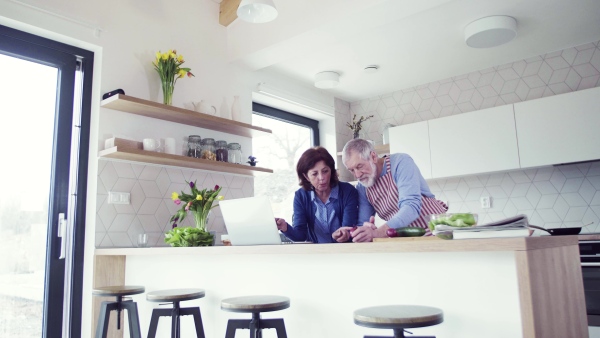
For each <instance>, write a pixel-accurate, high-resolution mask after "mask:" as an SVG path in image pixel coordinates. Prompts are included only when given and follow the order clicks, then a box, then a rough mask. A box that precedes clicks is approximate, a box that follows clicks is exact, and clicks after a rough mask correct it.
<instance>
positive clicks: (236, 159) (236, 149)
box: [227, 143, 242, 164]
mask: <svg viewBox="0 0 600 338" xmlns="http://www.w3.org/2000/svg"><path fill="white" fill-rule="evenodd" d="M227 148H229V152H228V153H229V163H236V164H242V146H240V144H239V143H229V145H227Z"/></svg>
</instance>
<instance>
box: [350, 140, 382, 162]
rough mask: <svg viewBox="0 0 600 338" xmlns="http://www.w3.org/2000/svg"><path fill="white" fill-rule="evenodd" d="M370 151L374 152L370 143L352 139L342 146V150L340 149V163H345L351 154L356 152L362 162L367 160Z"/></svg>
mask: <svg viewBox="0 0 600 338" xmlns="http://www.w3.org/2000/svg"><path fill="white" fill-rule="evenodd" d="M372 151H375V148H374V147H373V143H372V142H371V141H367V140H363V139H361V138H355V139H352V140H350V141H348V142H347V143H346V145H345V146H344V149H342V162H344V163H346V160H347V159H348V158H349V157H350V153H351V152H356V153H357V154H360V157H361V158H362V159H363V160H368V159H369V156H371V152H372Z"/></svg>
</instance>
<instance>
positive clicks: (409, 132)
mask: <svg viewBox="0 0 600 338" xmlns="http://www.w3.org/2000/svg"><path fill="white" fill-rule="evenodd" d="M389 133H390V153H392V154H394V153H405V154H408V155H410V156H411V157H412V158H413V160H414V161H415V164H416V165H417V167H419V170H420V171H421V175H423V177H424V178H426V179H428V178H431V177H432V176H431V156H430V153H429V127H428V124H427V121H423V122H417V123H411V124H405V125H402V126H398V127H393V128H390V129H389Z"/></svg>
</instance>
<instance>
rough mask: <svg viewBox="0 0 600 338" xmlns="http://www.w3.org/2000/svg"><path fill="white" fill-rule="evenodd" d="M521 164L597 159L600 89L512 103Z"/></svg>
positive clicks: (545, 163) (599, 148) (598, 150)
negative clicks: (513, 104)
mask: <svg viewBox="0 0 600 338" xmlns="http://www.w3.org/2000/svg"><path fill="white" fill-rule="evenodd" d="M515 119H516V124H517V136H518V138H519V153H520V156H521V167H523V168H529V167H537V166H543V165H550V164H559V163H569V162H579V161H588V160H596V159H599V158H600V88H591V89H586V90H581V91H577V92H572V93H568V94H561V95H555V96H549V97H545V98H542V99H537V100H531V101H526V102H520V103H516V104H515Z"/></svg>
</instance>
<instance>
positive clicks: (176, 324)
mask: <svg viewBox="0 0 600 338" xmlns="http://www.w3.org/2000/svg"><path fill="white" fill-rule="evenodd" d="M204 296H205V292H204V290H203V289H170V290H159V291H152V292H148V293H147V294H146V300H148V301H149V302H166V303H173V307H172V308H170V309H158V308H156V309H153V310H152V318H151V319H150V328H149V329H148V338H154V337H156V331H157V329H158V320H159V319H160V317H171V338H179V337H180V336H181V322H180V317H181V316H192V317H193V318H194V325H195V328H196V337H197V338H205V335H204V325H203V324H202V314H201V313H200V307H199V306H195V307H186V308H182V307H181V306H180V305H179V302H183V301H186V300H192V299H198V298H202V297H204Z"/></svg>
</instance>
